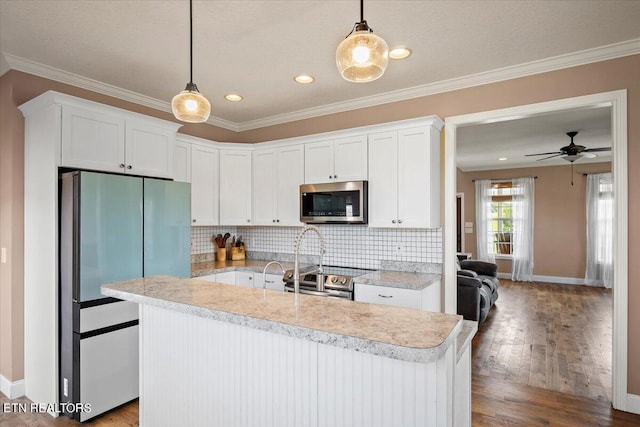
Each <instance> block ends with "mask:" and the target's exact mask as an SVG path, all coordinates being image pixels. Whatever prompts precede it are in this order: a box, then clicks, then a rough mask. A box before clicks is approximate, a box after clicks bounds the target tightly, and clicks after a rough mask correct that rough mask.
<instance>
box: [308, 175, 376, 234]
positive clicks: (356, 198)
mask: <svg viewBox="0 0 640 427" xmlns="http://www.w3.org/2000/svg"><path fill="white" fill-rule="evenodd" d="M367 187H368V185H367V181H348V182H331V183H326V184H302V185H301V186H300V221H301V222H304V223H307V224H366V223H367V204H368V203H369V201H368V192H367Z"/></svg>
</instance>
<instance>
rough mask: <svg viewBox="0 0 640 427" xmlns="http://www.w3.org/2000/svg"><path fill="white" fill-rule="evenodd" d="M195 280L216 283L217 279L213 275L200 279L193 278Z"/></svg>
mask: <svg viewBox="0 0 640 427" xmlns="http://www.w3.org/2000/svg"><path fill="white" fill-rule="evenodd" d="M194 279H195V280H202V281H205V282H214V283H215V282H216V281H217V277H216V275H215V274H209V275H207V276H200V277H194Z"/></svg>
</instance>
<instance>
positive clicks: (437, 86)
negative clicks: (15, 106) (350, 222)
mask: <svg viewBox="0 0 640 427" xmlns="http://www.w3.org/2000/svg"><path fill="white" fill-rule="evenodd" d="M638 53H640V38H637V39H632V40H627V41H623V42H619V43H614V44H610V45H606V46H599V47H595V48H591V49H586V50H582V51H578V52H573V53H567V54H564V55H558V56H553V57H550V58H545V59H541V60H537V61H531V62H526V63H524V64H518V65H512V66H509V67H504V68H499V69H496V70H490V71H484V72H481V73H477V74H471V75H468V76H463V77H456V78H453V79H448V80H442V81H439V82H434V83H427V84H424V85H419V86H413V87H409V88H404V89H399V90H394V91H390V92H384V93H380V94H376V95H371V96H365V97H362V98H357V99H351V100H348V101H341V102H335V103H332V104H327V105H322V106H318V107H312V108H307V109H304V110H299V111H294V112H289V113H283V114H277V115H274V116H269V117H263V118H259V119H255V120H248V121H245V122H238V123H236V122H232V121H230V120H225V119H222V118H220V117H215V116H211V117H210V118H209V120H207V123H209V124H211V125H214V126H218V127H221V128H224V129H228V130H231V131H234V132H242V131H246V130H252V129H258V128H262V127H267V126H274V125H279V124H283V123H289V122H293V121H296V120H304V119H310V118H314V117H319V116H324V115H327V114H335V113H341V112H345V111H351V110H357V109H359V108H365V107H371V106H375V105H382V104H388V103H391V102H397V101H404V100H407V99H413V98H419V97H422V96H428V95H434V94H437V93H443V92H449V91H453V90H459V89H464V88H469V87H473V86H480V85H484V84H489V83H496V82H499V81H503V80H510V79H515V78H519V77H525V76H530V75H534V74H540V73H546V72H549V71H554V70H560V69H563V68H570V67H576V66H579V65H585V64H590V63H593V62H600V61H606V60H609V59H614V58H620V57H624V56H630V55H635V54H638ZM4 59H5V60H6V63H7V64H8V66H9V68H10V69H14V70H18V71H23V72H25V73H29V74H34V75H36V76H40V77H44V78H47V79H51V80H55V81H59V82H62V83H66V84H70V85H73V86H77V87H81V88H83V89H87V90H91V91H93V92H98V93H102V94H104V95H109V96H113V97H115V98H119V99H123V100H125V101H130V102H135V103H137V104H140V105H145V106H147V107H151V108H155V109H157V110H161V111H167V112H171V105H170V103H169V102H168V101H162V100H158V99H156V98H152V97H149V96H146V95H141V94H139V93H136V92H132V91H130V90H126V89H122V88H119V87H116V86H113V85H110V84H108V83H103V82H100V81H97V80H94V79H90V78H88V77H84V76H81V75H78V74H73V73H70V72H67V71H64V70H60V69H57V68H53V67H50V66H48V65H44V64H41V63H38V62H35V61H31V60H28V59H24V58H20V57H18V56H14V55H11V54H8V53H4Z"/></svg>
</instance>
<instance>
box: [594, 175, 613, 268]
mask: <svg viewBox="0 0 640 427" xmlns="http://www.w3.org/2000/svg"><path fill="white" fill-rule="evenodd" d="M597 203H598V207H597V217H596V221H597V226H596V230H597V231H596V236H595V237H596V241H595V247H596V262H597V263H598V264H607V263H610V262H611V255H610V254H611V251H612V250H613V249H612V247H611V239H612V236H613V182H611V180H610V179H600V180H599V183H598V200H597Z"/></svg>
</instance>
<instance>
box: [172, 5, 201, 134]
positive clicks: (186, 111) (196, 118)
mask: <svg viewBox="0 0 640 427" xmlns="http://www.w3.org/2000/svg"><path fill="white" fill-rule="evenodd" d="M171 110H172V111H173V115H174V116H175V117H176V119H178V120H180V121H183V122H187V123H202V122H206V121H207V120H208V119H209V115H210V114H211V103H210V102H209V100H208V99H207V98H205V97H204V95H202V94H201V93H200V91H199V90H198V86H196V84H195V83H193V0H189V83H187V86H186V87H185V89H184V90H183V91H182V92H180V93H179V94H177V95H176V96H174V97H173V99H172V100H171Z"/></svg>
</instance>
